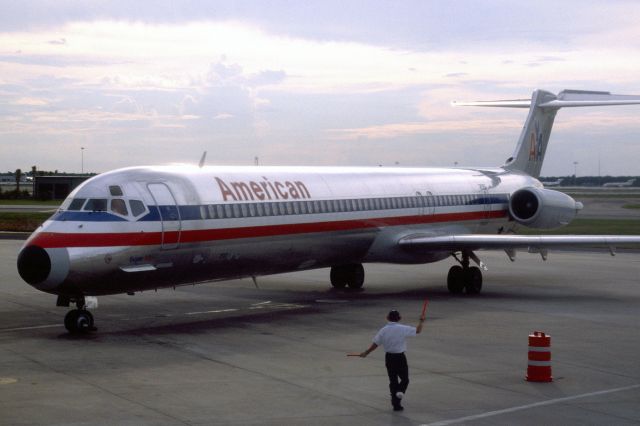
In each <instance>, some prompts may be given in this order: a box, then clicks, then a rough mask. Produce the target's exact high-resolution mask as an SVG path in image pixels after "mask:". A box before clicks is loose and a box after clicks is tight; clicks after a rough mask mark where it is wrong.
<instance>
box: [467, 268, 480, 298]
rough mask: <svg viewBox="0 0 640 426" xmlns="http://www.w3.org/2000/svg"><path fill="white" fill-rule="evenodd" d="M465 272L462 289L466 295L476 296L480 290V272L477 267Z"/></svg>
mask: <svg viewBox="0 0 640 426" xmlns="http://www.w3.org/2000/svg"><path fill="white" fill-rule="evenodd" d="M464 272H465V283H464V288H465V289H466V290H467V294H478V293H480V291H481V290H482V272H481V271H480V268H478V267H477V266H471V267H470V268H468V269H467V270H466V271H464Z"/></svg>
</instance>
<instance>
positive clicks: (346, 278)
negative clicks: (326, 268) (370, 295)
mask: <svg viewBox="0 0 640 426" xmlns="http://www.w3.org/2000/svg"><path fill="white" fill-rule="evenodd" d="M330 279H331V285H332V286H333V287H334V288H345V287H347V286H348V287H349V288H351V289H358V288H362V286H363V285H364V268H363V267H362V264H360V263H352V264H348V265H339V266H333V267H332V268H331V273H330Z"/></svg>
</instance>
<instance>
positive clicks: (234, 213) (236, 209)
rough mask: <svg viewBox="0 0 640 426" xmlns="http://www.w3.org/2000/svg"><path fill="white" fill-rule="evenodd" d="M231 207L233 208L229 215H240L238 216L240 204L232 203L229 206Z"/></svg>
mask: <svg viewBox="0 0 640 426" xmlns="http://www.w3.org/2000/svg"><path fill="white" fill-rule="evenodd" d="M231 208H232V209H233V214H232V215H231V217H241V216H240V206H239V205H237V204H233V205H232V206H231Z"/></svg>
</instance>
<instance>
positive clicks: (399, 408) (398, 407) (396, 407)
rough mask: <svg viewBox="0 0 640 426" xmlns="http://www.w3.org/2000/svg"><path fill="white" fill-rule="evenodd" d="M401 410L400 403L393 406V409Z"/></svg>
mask: <svg viewBox="0 0 640 426" xmlns="http://www.w3.org/2000/svg"><path fill="white" fill-rule="evenodd" d="M402 410H404V407H403V406H402V405H394V406H393V411H402Z"/></svg>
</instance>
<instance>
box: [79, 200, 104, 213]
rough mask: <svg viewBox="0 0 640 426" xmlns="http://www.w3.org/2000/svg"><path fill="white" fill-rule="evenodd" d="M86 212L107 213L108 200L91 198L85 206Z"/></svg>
mask: <svg viewBox="0 0 640 426" xmlns="http://www.w3.org/2000/svg"><path fill="white" fill-rule="evenodd" d="M84 210H85V211H90V212H105V211H107V200H106V199H104V198H91V199H89V201H87V204H86V205H85V206H84Z"/></svg>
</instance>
